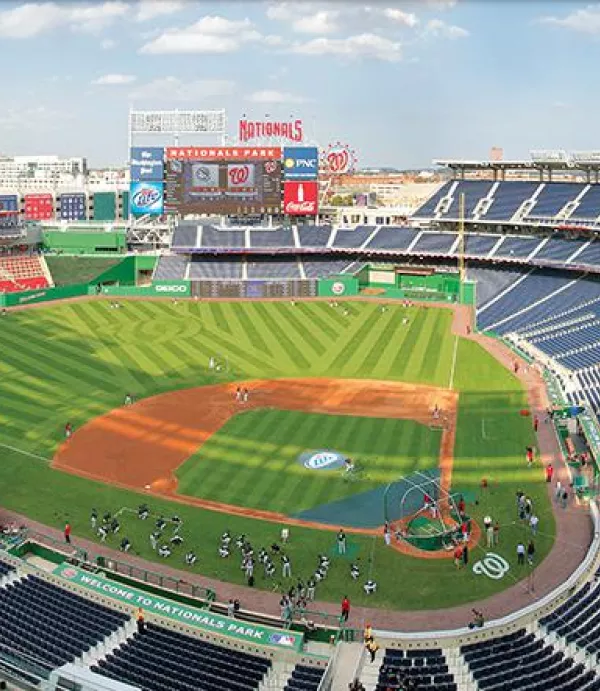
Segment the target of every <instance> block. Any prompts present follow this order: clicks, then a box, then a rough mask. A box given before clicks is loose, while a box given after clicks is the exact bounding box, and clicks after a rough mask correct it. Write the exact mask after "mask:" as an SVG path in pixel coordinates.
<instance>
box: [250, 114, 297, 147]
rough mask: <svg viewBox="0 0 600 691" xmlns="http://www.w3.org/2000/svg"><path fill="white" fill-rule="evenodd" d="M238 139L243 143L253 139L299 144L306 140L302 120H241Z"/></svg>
mask: <svg viewBox="0 0 600 691" xmlns="http://www.w3.org/2000/svg"><path fill="white" fill-rule="evenodd" d="M238 138H239V140H240V142H242V143H246V142H251V141H252V140H253V139H283V140H286V141H289V142H296V143H297V144H298V143H300V142H301V141H302V140H303V138H304V131H303V126H302V120H289V121H287V122H286V121H283V122H282V121H279V122H278V121H275V120H240V123H239V130H238Z"/></svg>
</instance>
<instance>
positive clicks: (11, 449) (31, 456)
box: [0, 442, 52, 463]
mask: <svg viewBox="0 0 600 691" xmlns="http://www.w3.org/2000/svg"><path fill="white" fill-rule="evenodd" d="M0 446H1V447H2V448H3V449H9V450H10V451H15V452H16V453H20V454H22V455H23V456H29V458H35V459H36V460H37V461H44V463H52V459H51V458H46V457H44V456H38V455H37V454H36V453H30V452H29V451H23V449H17V447H16V446H10V445H9V444H2V443H1V442H0Z"/></svg>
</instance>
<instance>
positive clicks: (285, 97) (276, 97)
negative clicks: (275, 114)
mask: <svg viewBox="0 0 600 691" xmlns="http://www.w3.org/2000/svg"><path fill="white" fill-rule="evenodd" d="M246 100H247V101H251V102H252V103H270V104H274V103H278V104H284V105H285V104H286V103H290V104H291V103H306V100H307V99H305V98H304V97H302V96H297V95H295V94H291V93H288V92H286V91H275V90H273V89H265V90H264V91H255V92H254V93H253V94H250V95H249V96H248V97H247V98H246Z"/></svg>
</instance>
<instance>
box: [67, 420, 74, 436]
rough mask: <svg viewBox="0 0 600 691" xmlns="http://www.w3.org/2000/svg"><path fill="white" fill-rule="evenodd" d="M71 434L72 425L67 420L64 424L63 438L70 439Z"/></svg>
mask: <svg viewBox="0 0 600 691" xmlns="http://www.w3.org/2000/svg"><path fill="white" fill-rule="evenodd" d="M72 436H73V425H72V424H71V423H70V422H67V424H66V425H65V439H70V438H71V437H72Z"/></svg>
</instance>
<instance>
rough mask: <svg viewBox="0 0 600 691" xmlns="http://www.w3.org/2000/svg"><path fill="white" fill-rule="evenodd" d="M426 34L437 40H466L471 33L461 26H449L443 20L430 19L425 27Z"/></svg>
mask: <svg viewBox="0 0 600 691" xmlns="http://www.w3.org/2000/svg"><path fill="white" fill-rule="evenodd" d="M425 34H426V35H429V36H433V37H435V38H450V39H455V38H466V37H467V36H469V35H470V34H469V32H468V31H467V30H466V29H463V28H462V27H461V26H454V25H453V24H447V23H446V22H445V21H443V20H442V19H430V20H429V21H428V22H427V24H426V25H425Z"/></svg>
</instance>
